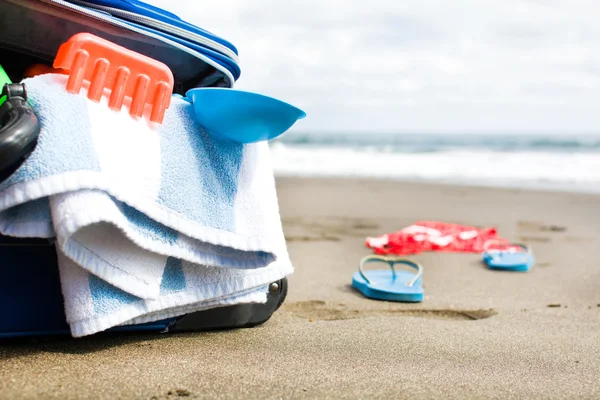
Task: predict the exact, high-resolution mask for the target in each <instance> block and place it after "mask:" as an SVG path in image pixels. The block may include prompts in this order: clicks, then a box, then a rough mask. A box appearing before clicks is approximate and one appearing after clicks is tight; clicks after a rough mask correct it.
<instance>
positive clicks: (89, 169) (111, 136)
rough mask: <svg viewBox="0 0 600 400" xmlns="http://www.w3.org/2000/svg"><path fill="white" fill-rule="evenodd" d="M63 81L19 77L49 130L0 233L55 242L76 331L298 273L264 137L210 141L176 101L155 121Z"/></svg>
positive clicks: (1, 207) (225, 298)
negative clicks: (138, 117)
mask: <svg viewBox="0 0 600 400" xmlns="http://www.w3.org/2000/svg"><path fill="white" fill-rule="evenodd" d="M66 79H67V78H66V77H65V76H62V75H55V74H48V75H42V76H38V77H35V78H32V79H28V80H26V81H25V84H26V85H27V88H28V93H29V97H30V100H31V102H32V106H33V108H34V111H35V112H36V114H37V115H38V117H39V119H40V121H41V124H42V131H41V134H40V138H39V142H38V146H37V148H36V150H35V151H34V152H33V153H32V154H31V156H30V157H29V158H28V159H27V161H26V162H25V163H24V164H23V165H22V166H21V167H20V168H19V170H17V171H16V172H15V173H14V174H13V175H12V176H11V177H10V178H8V179H7V180H6V181H5V182H3V183H2V184H0V232H2V233H3V234H6V235H12V236H29V237H56V239H57V245H58V249H59V254H60V255H61V256H60V257H59V265H60V272H61V282H62V286H63V295H64V298H65V309H66V313H67V320H68V322H69V323H70V324H71V330H72V333H73V335H74V336H81V335H87V334H90V333H94V332H97V331H99V330H103V329H106V328H108V327H110V326H114V325H117V324H122V323H131V322H132V321H133V322H139V321H142V320H157V319H161V318H165V317H167V316H172V315H173V313H176V314H177V313H184V312H189V311H191V310H197V309H203V308H206V307H212V306H218V305H222V304H234V303H236V302H241V301H249V302H254V301H265V300H266V297H265V293H266V292H265V288H264V286H265V285H267V284H268V283H269V282H272V281H273V280H277V279H281V278H282V277H284V276H286V275H288V274H290V273H291V272H292V266H291V264H290V262H289V257H288V255H287V251H286V249H285V239H284V236H283V232H282V228H281V221H280V217H279V208H278V204H277V196H276V192H275V185H274V179H273V170H272V166H271V160H270V153H269V148H268V145H267V143H264V142H263V143H256V144H252V145H242V144H238V143H233V142H229V141H222V140H219V139H215V138H212V137H211V136H209V135H207V134H206V133H205V132H204V131H203V130H202V129H201V128H200V126H199V125H198V124H197V123H196V121H195V118H194V115H193V110H192V107H191V104H189V103H188V102H186V101H185V100H182V99H177V98H173V100H172V103H171V107H170V108H169V109H168V110H167V114H166V116H165V120H164V123H163V124H162V125H161V126H160V127H158V129H156V128H153V127H151V126H149V125H148V124H146V123H145V122H144V121H135V120H133V119H132V118H131V117H130V116H129V115H128V114H127V111H126V110H123V111H122V112H114V111H112V110H110V109H109V108H108V106H107V105H106V100H105V99H103V101H102V102H101V103H100V104H97V103H94V102H92V101H90V100H88V99H87V98H86V97H85V96H84V95H73V94H69V93H67V92H66V91H65V89H64V87H65V85H66ZM173 260H176V261H177V262H178V263H179V264H178V265H180V267H179V270H180V271H181V270H182V271H183V272H177V274H176V275H177V276H179V277H180V278H181V279H180V280H181V282H184V283H185V284H183V283H181V282H179V283H178V284H176V285H175V287H176V289H177V290H171V289H172V288H171V289H169V288H170V286H169V283H165V282H170V281H171V280H170V278H169V277H170V276H171V275H169V274H171V273H172V268H171V267H169V266H172V265H173V263H174V262H175V261H173ZM73 271H76V272H73ZM165 284H166V285H167V289H165Z"/></svg>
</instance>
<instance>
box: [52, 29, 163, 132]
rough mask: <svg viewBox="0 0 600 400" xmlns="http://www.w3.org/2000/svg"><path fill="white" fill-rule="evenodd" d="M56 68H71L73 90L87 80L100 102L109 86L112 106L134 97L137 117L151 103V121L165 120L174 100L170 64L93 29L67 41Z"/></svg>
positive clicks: (69, 86)
mask: <svg viewBox="0 0 600 400" xmlns="http://www.w3.org/2000/svg"><path fill="white" fill-rule="evenodd" d="M54 68H62V69H64V70H66V71H67V72H68V74H69V79H68V81H67V91H68V92H70V93H79V92H80V90H81V87H82V86H83V83H84V81H87V82H89V89H88V95H87V97H88V98H89V99H91V100H93V101H96V102H98V101H100V99H101V98H102V95H103V94H104V90H105V89H109V90H110V97H109V100H108V106H109V107H110V108H111V109H113V110H116V111H119V110H121V107H122V106H123V102H124V100H125V98H126V97H127V98H130V99H131V106H130V109H129V114H130V115H131V116H133V117H137V118H141V117H142V116H143V114H144V108H145V107H146V105H150V106H151V111H150V121H152V122H156V123H159V124H161V123H162V122H163V119H164V116H165V111H166V109H167V108H169V106H170V104H171V95H172V93H173V82H174V79H173V73H172V72H171V70H170V69H169V67H167V66H166V65H165V64H163V63H161V62H160V61H157V60H154V59H152V58H150V57H147V56H144V55H143V54H139V53H136V52H134V51H132V50H129V49H126V48H125V47H122V46H119V45H117V44H115V43H112V42H110V41H108V40H105V39H102V38H100V37H97V36H95V35H92V34H91V33H78V34H76V35H74V36H72V37H71V38H70V39H69V40H68V41H67V42H65V43H63V44H62V45H61V46H60V48H59V49H58V53H57V54H56V58H55V59H54Z"/></svg>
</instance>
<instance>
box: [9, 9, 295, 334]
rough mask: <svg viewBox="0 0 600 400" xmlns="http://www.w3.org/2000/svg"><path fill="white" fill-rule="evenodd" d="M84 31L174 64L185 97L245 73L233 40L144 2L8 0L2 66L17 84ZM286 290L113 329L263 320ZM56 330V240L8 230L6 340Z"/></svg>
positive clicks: (59, 322)
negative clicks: (26, 236)
mask: <svg viewBox="0 0 600 400" xmlns="http://www.w3.org/2000/svg"><path fill="white" fill-rule="evenodd" d="M78 32H90V33H93V34H95V35H97V36H100V37H103V38H105V39H107V40H110V41H113V42H115V43H118V44H120V45H122V46H124V47H127V48H129V49H132V50H134V51H137V52H140V53H142V54H145V55H147V56H150V57H152V58H155V59H157V60H159V61H161V62H163V63H165V64H167V65H168V66H169V68H171V71H172V72H173V76H174V78H175V87H174V93H177V94H180V95H184V94H185V92H186V91H187V90H189V89H191V88H194V87H233V85H234V83H235V81H236V80H237V79H238V78H239V76H240V68H239V65H238V52H237V49H236V48H235V47H234V46H233V45H232V44H231V43H229V42H227V41H226V40H224V39H222V38H219V37H218V36H216V35H214V34H211V33H210V32H207V31H205V30H203V29H200V28H198V27H196V26H194V25H191V24H189V23H187V22H185V21H183V20H181V19H180V18H179V17H177V16H176V15H174V14H171V13H169V12H166V11H164V10H162V9H159V8H156V7H153V6H151V5H148V4H145V3H142V2H140V1H136V0H93V1H91V0H86V1H79V0H78V1H75V0H73V1H63V0H2V1H1V2H0V64H1V65H2V66H3V67H4V69H5V70H6V72H7V74H8V75H9V76H10V78H11V80H12V81H13V82H19V81H20V80H21V79H22V77H23V73H24V71H25V69H26V68H27V66H29V65H31V64H33V63H40V62H41V63H46V64H49V65H51V64H52V61H53V59H54V56H55V55H56V52H57V50H58V47H59V46H60V44H62V43H63V42H65V41H66V40H67V39H68V38H69V37H71V36H72V35H74V34H76V33H78ZM5 60H11V62H9V63H7V62H5ZM0 127H1V126H0ZM2 175H3V174H2V171H0V177H1V176H2ZM0 179H2V178H0ZM286 294H287V280H286V279H282V280H280V281H277V282H273V283H272V284H271V285H270V287H269V293H268V296H267V298H268V300H267V303H265V304H241V305H236V306H228V307H222V308H216V309H212V310H205V311H199V312H195V313H191V314H187V315H184V316H181V317H177V318H171V319H167V320H163V321H157V322H152V323H147V324H141V325H131V326H121V327H116V328H113V329H111V330H110V331H112V332H118V331H140V330H143V331H156V332H185V331H202V330H214V329H231V328H241V327H250V326H255V325H259V324H262V323H264V322H265V321H267V320H268V319H269V318H270V317H271V315H272V314H273V312H275V310H277V309H278V308H279V306H280V305H281V304H282V303H283V301H284V299H285V297H286ZM50 334H64V335H68V334H69V328H68V325H67V323H66V321H65V314H64V308H63V298H62V294H61V288H60V281H59V275H58V266H57V260H56V250H55V247H54V244H53V243H52V242H51V241H48V240H46V239H22V238H11V237H6V236H1V235H0V338H10V337H20V336H38V335H50Z"/></svg>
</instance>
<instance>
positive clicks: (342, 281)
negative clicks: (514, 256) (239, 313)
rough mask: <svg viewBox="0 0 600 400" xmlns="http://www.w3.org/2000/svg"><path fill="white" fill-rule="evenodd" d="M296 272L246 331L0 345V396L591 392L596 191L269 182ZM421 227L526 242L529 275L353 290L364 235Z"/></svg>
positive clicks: (427, 278) (596, 341) (594, 389)
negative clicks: (415, 295) (486, 231)
mask: <svg viewBox="0 0 600 400" xmlns="http://www.w3.org/2000/svg"><path fill="white" fill-rule="evenodd" d="M277 187H278V193H279V198H280V204H281V212H282V218H283V221H284V229H285V232H286V237H287V239H288V245H289V251H290V254H291V257H292V261H293V262H294V266H295V267H296V271H295V273H294V274H293V275H292V276H291V277H290V292H289V295H288V298H287V300H286V302H285V303H284V305H283V306H282V308H281V309H280V310H279V311H277V312H276V313H275V314H274V316H273V318H271V320H269V321H268V322H267V323H266V324H264V325H263V326H260V327H256V328H252V329H243V330H236V331H225V332H213V333H195V334H179V335H171V336H169V335H126V336H125V335H122V336H103V335H99V336H97V337H91V338H84V339H78V340H74V339H51V340H38V341H37V342H35V343H31V342H17V343H12V342H11V343H0V398H3V399H4V398H6V399H20V398H62V399H71V398H73V399H75V398H77V399H85V398H90V399H95V398H102V399H117V398H123V399H131V398H140V399H175V398H226V399H240V398H260V399H292V398H294V399H296V398H310V399H312V398H394V399H400V398H447V399H448V398H496V399H511V398H586V399H592V398H600V260H599V257H598V254H600V196H596V195H585V194H570V193H551V192H532V191H524V190H508V189H505V190H503V189H490V188H472V187H459V186H446V185H433V184H432V185H426V184H409V183H400V182H386V181H368V180H350V179H348V180H342V179H300V178H279V179H278V180H277ZM423 219H431V220H442V221H447V222H456V223H463V224H472V225H481V226H495V227H497V228H498V230H499V232H500V234H501V235H502V236H504V237H507V238H510V239H512V240H515V241H519V242H524V243H527V244H529V245H531V246H532V247H533V251H534V252H535V254H536V258H537V264H536V266H535V267H534V268H533V269H532V270H531V271H530V272H528V273H508V272H495V271H490V270H488V269H486V268H485V267H484V266H483V264H482V263H481V259H480V256H479V255H478V254H449V253H436V254H432V253H429V254H423V255H419V256H415V257H414V259H415V260H418V261H419V262H421V263H422V264H423V266H424V269H425V274H424V287H425V300H424V301H423V302H422V303H420V304H400V303H389V302H379V301H373V300H368V299H366V298H364V297H362V295H360V294H358V293H357V292H355V291H354V290H353V289H352V288H351V287H350V283H351V277H352V274H353V273H354V272H355V271H356V268H357V266H358V261H359V259H360V258H361V257H362V256H364V255H367V254H369V253H370V251H369V250H368V249H366V248H365V246H364V241H365V237H367V236H374V235H379V234H382V233H386V232H392V231H395V230H398V229H400V228H402V227H404V226H406V225H409V224H411V223H412V222H414V221H416V220H423Z"/></svg>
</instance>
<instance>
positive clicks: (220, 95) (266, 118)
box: [186, 88, 306, 143]
mask: <svg viewBox="0 0 600 400" xmlns="http://www.w3.org/2000/svg"><path fill="white" fill-rule="evenodd" d="M186 96H187V97H188V99H189V100H190V101H191V102H192V104H193V106H194V112H195V114H196V119H197V121H198V122H199V124H200V125H201V126H202V127H203V128H204V129H205V130H206V132H207V133H209V134H210V135H213V136H216V137H219V138H221V139H228V140H232V141H234V142H239V143H253V142H259V141H263V140H271V139H274V138H276V137H277V136H279V135H281V134H283V133H284V132H285V131H287V130H288V129H289V128H291V127H292V125H294V124H295V123H296V121H297V120H299V119H302V118H304V117H305V116H306V113H305V112H304V111H302V110H300V109H299V108H296V107H294V106H292V105H290V104H288V103H285V102H283V101H281V100H277V99H274V98H272V97H268V96H264V95H261V94H257V93H251V92H245V91H240V90H235V89H226V88H198V89H191V90H188V92H187V93H186Z"/></svg>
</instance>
